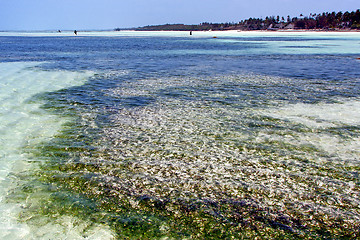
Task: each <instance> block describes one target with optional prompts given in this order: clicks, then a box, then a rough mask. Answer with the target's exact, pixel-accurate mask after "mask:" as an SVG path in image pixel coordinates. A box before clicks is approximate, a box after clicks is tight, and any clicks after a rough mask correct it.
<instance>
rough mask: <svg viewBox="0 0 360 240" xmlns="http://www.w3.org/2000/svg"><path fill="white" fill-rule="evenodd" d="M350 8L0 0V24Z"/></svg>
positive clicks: (63, 26)
mask: <svg viewBox="0 0 360 240" xmlns="http://www.w3.org/2000/svg"><path fill="white" fill-rule="evenodd" d="M356 9H360V0H0V30H2V31H9V30H29V31H30V30H74V29H77V30H111V29H114V28H118V27H119V28H128V27H139V26H146V25H158V24H166V23H184V24H199V23H201V22H213V23H215V22H238V21H240V20H244V19H247V18H250V17H253V18H265V17H266V16H277V15H279V16H280V17H281V16H284V17H285V19H286V16H288V15H290V16H291V17H298V16H299V15H300V14H303V15H308V14H310V13H322V12H333V11H335V12H338V11H342V12H345V11H355V10H356Z"/></svg>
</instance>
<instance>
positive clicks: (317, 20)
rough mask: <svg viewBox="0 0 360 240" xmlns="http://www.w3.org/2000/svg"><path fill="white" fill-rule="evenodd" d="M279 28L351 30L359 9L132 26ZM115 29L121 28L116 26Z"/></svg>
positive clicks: (161, 28)
mask: <svg viewBox="0 0 360 240" xmlns="http://www.w3.org/2000/svg"><path fill="white" fill-rule="evenodd" d="M279 29H299V30H301V29H308V30H351V29H357V30H359V29H360V9H358V10H356V11H352V12H348V11H346V12H344V13H343V12H331V13H330V12H324V13H321V14H316V13H310V14H309V15H308V16H304V15H303V14H300V16H299V17H293V18H291V17H290V16H287V17H284V16H281V17H280V16H270V17H266V18H265V19H263V18H249V19H246V20H241V21H239V22H236V23H235V22H227V23H209V22H203V23H200V24H197V25H196V24H194V25H186V24H165V25H153V26H144V27H138V28H134V29H132V30H136V31H166V30H169V31H209V30H214V31H215V30H243V31H245V30H279ZM115 30H122V29H120V28H117V29H115Z"/></svg>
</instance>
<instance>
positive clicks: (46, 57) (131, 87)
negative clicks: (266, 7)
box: [0, 32, 360, 239]
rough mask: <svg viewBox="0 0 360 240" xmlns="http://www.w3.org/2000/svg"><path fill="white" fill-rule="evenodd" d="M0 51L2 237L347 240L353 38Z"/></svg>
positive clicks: (357, 217) (99, 38) (103, 37)
mask: <svg viewBox="0 0 360 240" xmlns="http://www.w3.org/2000/svg"><path fill="white" fill-rule="evenodd" d="M215 36H216V38H214V37H215ZM0 43H1V44H0V53H1V54H0V85H1V89H0V99H1V105H0V107H1V108H0V120H1V125H0V132H1V137H0V141H1V147H0V158H1V162H2V164H1V173H0V174H1V175H0V177H1V183H0V193H1V196H0V197H1V205H0V211H1V216H2V217H1V219H0V221H1V223H2V224H1V228H2V229H1V235H0V236H1V238H2V239H24V238H27V239H49V238H50V239H53V238H62V239H65V238H71V239H83V238H90V239H114V238H115V239H116V238H117V239H124V238H130V239H139V238H140V239H148V238H151V239H160V238H166V237H168V238H170V239H190V238H195V239H214V238H231V237H234V238H249V239H253V238H254V237H260V238H286V239H297V238H309V239H322V238H330V239H332V238H334V239H336V238H356V237H359V222H360V209H359V204H360V199H359V185H360V181H359V161H360V159H359V157H360V151H359V149H360V146H359V145H360V144H359V142H360V141H359V140H360V139H359V137H360V135H359V134H360V127H359V124H360V122H359V119H360V116H359V111H358V110H359V108H360V98H359V97H360V84H359V80H360V71H359V65H360V61H359V60H357V58H358V57H359V56H360V50H359V49H360V48H359V46H360V34H359V33H335V32H334V33H302V32H291V33H281V32H275V33H267V32H206V33H204V32H199V33H197V32H195V33H194V34H193V36H190V35H188V33H187V32H140V33H138V32H80V33H79V35H78V36H73V35H72V34H70V33H66V32H65V33H50V32H48V33H1V34H0Z"/></svg>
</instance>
